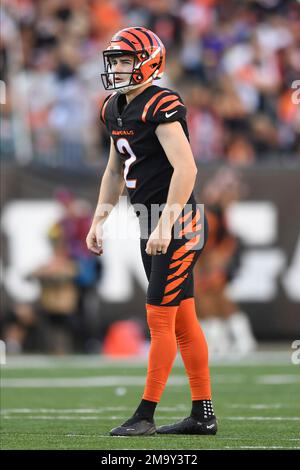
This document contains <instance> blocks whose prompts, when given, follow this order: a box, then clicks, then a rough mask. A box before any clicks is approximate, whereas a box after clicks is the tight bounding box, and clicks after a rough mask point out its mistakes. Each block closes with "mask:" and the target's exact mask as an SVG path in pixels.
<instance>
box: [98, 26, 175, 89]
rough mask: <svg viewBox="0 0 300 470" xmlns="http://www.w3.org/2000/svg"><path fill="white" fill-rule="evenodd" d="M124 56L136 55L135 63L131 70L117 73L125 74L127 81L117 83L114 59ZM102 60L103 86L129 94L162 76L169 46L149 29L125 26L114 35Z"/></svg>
mask: <svg viewBox="0 0 300 470" xmlns="http://www.w3.org/2000/svg"><path fill="white" fill-rule="evenodd" d="M121 55H133V56H134V64H133V68H132V71H131V72H130V73H127V72H126V73H125V72H122V73H118V74H117V75H125V76H126V77H125V78H126V80H125V79H124V82H121V83H119V84H117V83H116V81H115V75H116V73H114V72H111V59H112V58H113V57H115V56H121ZM103 60H104V70H105V72H104V73H102V74H101V78H102V83H103V85H104V88H105V89H106V90H117V91H119V92H121V93H127V92H128V91H130V90H133V89H136V88H139V87H140V86H142V85H144V84H145V83H149V82H150V81H151V80H153V79H159V78H161V77H162V76H163V73H164V70H165V62H166V49H165V46H164V45H163V43H162V42H161V40H160V39H159V37H158V36H157V35H156V34H155V33H153V32H152V31H150V30H149V29H146V28H141V27H132V28H125V29H122V30H121V31H118V32H117V33H116V34H115V35H114V36H113V37H112V39H111V41H110V43H109V45H108V47H107V48H106V49H105V51H103ZM118 85H119V86H118Z"/></svg>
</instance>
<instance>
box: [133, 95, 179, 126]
mask: <svg viewBox="0 0 300 470" xmlns="http://www.w3.org/2000/svg"><path fill="white" fill-rule="evenodd" d="M185 118H186V107H185V105H184V103H183V101H182V99H181V97H180V96H179V94H178V93H176V92H174V91H171V90H163V91H161V92H158V93H156V94H155V95H154V96H153V97H152V98H151V99H150V100H149V102H148V103H147V104H146V106H145V109H144V113H143V116H142V120H143V121H144V122H146V121H148V122H151V123H153V124H156V125H158V124H163V123H167V122H175V121H180V120H182V119H183V120H185Z"/></svg>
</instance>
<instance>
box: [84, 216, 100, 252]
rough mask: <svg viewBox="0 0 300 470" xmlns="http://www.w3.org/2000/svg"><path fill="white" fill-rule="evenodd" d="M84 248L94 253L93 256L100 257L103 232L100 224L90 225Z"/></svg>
mask: <svg viewBox="0 0 300 470" xmlns="http://www.w3.org/2000/svg"><path fill="white" fill-rule="evenodd" d="M86 246H87V247H88V249H89V250H90V251H91V252H92V253H95V255H98V256H101V255H102V254H103V231H102V225H101V223H98V224H92V226H91V228H90V231H89V233H88V234H87V237H86Z"/></svg>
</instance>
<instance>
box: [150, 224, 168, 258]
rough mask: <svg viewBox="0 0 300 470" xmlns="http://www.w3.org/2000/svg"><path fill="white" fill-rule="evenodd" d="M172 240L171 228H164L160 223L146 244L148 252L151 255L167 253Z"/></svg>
mask: <svg viewBox="0 0 300 470" xmlns="http://www.w3.org/2000/svg"><path fill="white" fill-rule="evenodd" d="M170 241H171V230H169V229H164V230H163V229H162V228H161V227H160V226H159V225H158V226H157V227H156V228H155V229H154V230H153V232H152V233H151V235H150V237H149V240H148V242H147V246H146V253H147V254H148V255H150V256H153V255H165V254H166V253H167V249H168V246H169V244H170Z"/></svg>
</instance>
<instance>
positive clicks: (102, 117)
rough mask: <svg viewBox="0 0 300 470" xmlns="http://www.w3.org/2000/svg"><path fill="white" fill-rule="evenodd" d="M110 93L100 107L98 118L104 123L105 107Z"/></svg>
mask: <svg viewBox="0 0 300 470" xmlns="http://www.w3.org/2000/svg"><path fill="white" fill-rule="evenodd" d="M111 96H112V95H108V96H107V97H106V98H105V100H104V101H103V103H102V106H101V109H100V119H101V121H102V122H103V124H105V125H106V114H105V113H106V107H107V104H108V101H109V99H110V98H111Z"/></svg>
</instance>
